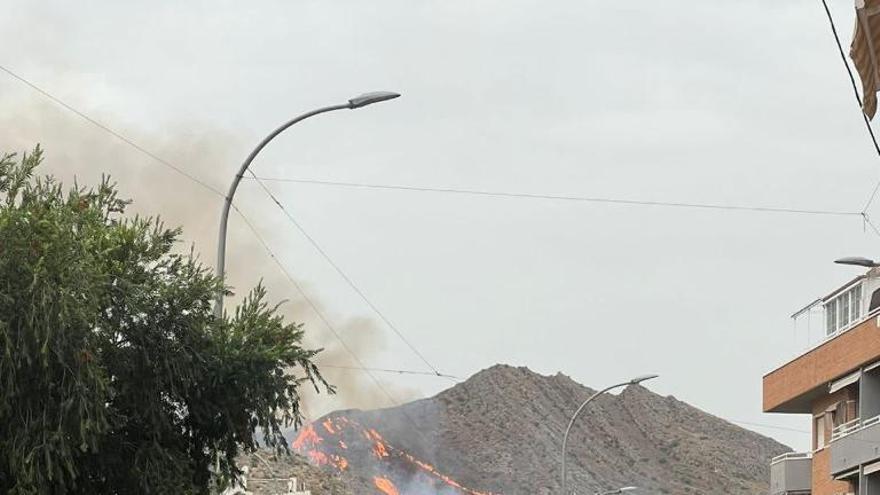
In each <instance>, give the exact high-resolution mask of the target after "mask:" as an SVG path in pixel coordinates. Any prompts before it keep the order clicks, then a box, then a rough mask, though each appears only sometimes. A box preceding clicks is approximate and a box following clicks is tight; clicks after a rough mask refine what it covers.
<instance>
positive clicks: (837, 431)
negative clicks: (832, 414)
mask: <svg viewBox="0 0 880 495" xmlns="http://www.w3.org/2000/svg"><path fill="white" fill-rule="evenodd" d="M874 420H880V417H877V418H871V419H869V420H868V421H874ZM866 422H867V421H866ZM876 422H877V421H874V423H876ZM874 423H871V424H874ZM864 426H865V425H864V424H863V423H862V420H861V418H856V419H854V420H852V421H847V422H846V423H843V424H842V425H838V426H835V427H834V429H832V430H831V441H832V442H833V441H835V440H837V439H838V438H843V437H845V436H847V435H849V434H851V433H855V432H857V431H859V430H861V429H862V428H864Z"/></svg>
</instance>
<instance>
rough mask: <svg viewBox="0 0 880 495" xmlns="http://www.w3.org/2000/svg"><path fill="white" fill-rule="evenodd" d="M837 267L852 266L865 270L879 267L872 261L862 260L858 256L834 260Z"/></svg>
mask: <svg viewBox="0 0 880 495" xmlns="http://www.w3.org/2000/svg"><path fill="white" fill-rule="evenodd" d="M834 262H835V263H837V264H838V265H853V266H864V267H866V268H876V267H878V266H880V264H878V263H877V262H875V261H874V260H871V259H868V258H863V257H860V256H847V257H846V258H840V259H839V260H834Z"/></svg>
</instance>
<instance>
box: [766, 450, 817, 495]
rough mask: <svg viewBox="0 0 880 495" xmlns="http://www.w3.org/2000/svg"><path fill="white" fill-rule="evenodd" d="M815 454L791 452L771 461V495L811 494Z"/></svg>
mask: <svg viewBox="0 0 880 495" xmlns="http://www.w3.org/2000/svg"><path fill="white" fill-rule="evenodd" d="M812 472H813V454H811V453H809V452H806V453H795V452H789V453H788V454H782V455H780V456H777V457H774V458H773V459H772V460H771V461H770V495H796V494H797V495H802V494H809V493H810V491H811V489H812V483H813V475H812Z"/></svg>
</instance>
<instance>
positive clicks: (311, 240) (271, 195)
mask: <svg viewBox="0 0 880 495" xmlns="http://www.w3.org/2000/svg"><path fill="white" fill-rule="evenodd" d="M248 172H249V173H250V174H251V176H252V177H253V178H254V180H256V181H257V183H258V184H259V185H260V187H261V188H262V189H263V191H265V193H266V194H267V195H268V196H269V198H271V199H272V201H274V202H275V205H277V206H278V208H280V209H281V211H282V212H283V213H284V216H286V217H287V219H288V220H290V222H291V223H292V224H293V225H294V226H295V227H296V228H297V230H299V232H300V233H301V234H302V235H303V236H304V237H305V238H306V240H308V241H309V243H310V244H311V245H312V246H313V247H314V248H315V250H317V251H318V253H319V254H320V255H321V256H322V257H323V258H324V260H326V261H327V263H329V264H330V266H332V267H333V269H334V270H336V273H338V274H339V276H341V277H342V279H343V280H345V282H346V283H347V284H348V285H349V287H351V288H352V290H354V291H355V293H357V295H358V296H360V298H361V299H362V300H363V301H364V303H366V304H367V306H369V307H370V309H372V310H373V312H374V313H376V315H378V316H379V318H381V319H382V321H383V322H385V324H386V325H388V328H390V329H391V330H392V331H394V333H395V334H397V336H398V337H399V338H400V340H401V341H402V342H403V343H404V344H406V346H407V347H409V349H410V350H411V351H412V352H413V353H414V354H415V355H416V356H418V358H419V359H420V360H421V361H422V363H424V364H425V366H427V367H428V368H429V369H430V370H431V371H432V372H433V373H434V374H435V375H437V376H443V373H440V371H439V370H438V369H437V368H436V367H434V365H432V364H431V362H430V361H428V359H427V358H426V357H425V355H424V354H422V353H421V352H419V350H418V349H417V348H416V347H415V346H414V345H413V344H412V343H411V342H410V341H409V340H408V339H407V338H406V337H405V336H404V335H403V333H402V332H401V331H400V330H399V329H398V328H397V326H396V325H394V323H392V322H391V320H389V319H388V318H387V317H386V316H385V314H384V313H382V311H381V310H380V309H379V308H378V307H376V305H375V304H373V302H372V301H371V300H370V299H369V298H368V297H367V296H366V294H364V291H362V290H361V289H360V287H358V286H357V284H355V283H354V281H353V280H352V279H351V277H349V276H348V274H346V273H345V271H344V270H342V268H341V267H340V266H339V265H338V264H337V263H336V262H335V261H333V259H332V258H330V255H328V254H327V252H326V251H325V250H324V248H322V247H321V245H320V244H318V242H317V241H316V240H315V239H314V238H313V237H312V236H311V235H310V234H309V233H308V232H306V230H305V229H304V228H303V227H302V225H300V223H299V222H298V221H297V220H296V218H294V217H293V215H291V214H290V212H289V211H288V210H287V208H285V207H284V205H283V204H281V201H279V200H278V198H277V197H275V194H274V193H272V191H271V190H269V188H268V187H266V184H265V183H264V182H263V181H262V180H260V178H259V177H257V175H256V174H254V172H253V171H251V170H248Z"/></svg>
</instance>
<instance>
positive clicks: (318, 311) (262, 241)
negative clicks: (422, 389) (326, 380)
mask: <svg viewBox="0 0 880 495" xmlns="http://www.w3.org/2000/svg"><path fill="white" fill-rule="evenodd" d="M232 207H233V208H234V209H235V211H236V212H238V214H239V215H241V218H242V220H244V222H245V225H247V227H248V228H249V229H250V231H251V232H252V233H253V234H254V237H255V238H256V239H257V241H258V242H259V243H260V244H261V245H262V246H263V249H264V250H265V251H266V253H267V254H268V255H269V257H270V258H272V260H273V261H274V262H275V264H276V265H277V266H278V268H279V269H280V270H281V273H283V274H284V276H285V277H287V280H289V281H290V283H291V285H293V286H294V287H295V288H296V290H297V292H299V294H300V296H302V298H303V299H304V300H305V301H306V304H308V305H309V307H310V308H311V309H312V311H314V313H315V315H317V316H318V319H319V320H320V321H321V323H323V324H324V326H325V327H327V329H328V330H330V333H332V334H333V336H334V337H336V340H338V341H339V343H340V345H342V348H343V349H344V350H345V352H347V353H348V355H349V356H351V358H352V359H353V360H354V362H355V363H356V364H357V366H356V367H355V366H352V367H345V368H351V369H356V370H360V371H363V372H364V373H366V374H367V376H368V377H369V378H370V380H371V381H372V382H373V384H374V385H375V386H376V388H378V389H379V391H380V392H382V394H383V395H384V396H385V397H387V398H388V400H389V401H390V402H391V404H392V405H395V406H400V405H402V404H403V402H402V401H400V400H399V399H397V398H396V397H394V396H393V395H391V392H389V391H388V389H387V388H386V387H385V386H384V385H383V384H382V382H381V381H379V379H378V378H377V377H376V375H375V374H374V373H373V372H374V371H379V370H378V369H376V370H374V369H372V368H368V367H366V366H365V365H364V362H363V361H361V359H360V358H359V357H358V355H357V354H355V352H354V350H353V349H352V348H351V347H350V346H349V345H348V343H346V342H345V340H344V339H343V338H342V334H341V333H340V332H339V331H338V330H337V329H336V327H335V326H334V325H333V324H332V323H330V320H329V319H328V318H327V316H326V315H325V314H324V312H323V311H321V309H320V308H318V305H317V304H315V303H314V301H312V298H311V297H309V295H308V294H307V293H306V291H305V289H303V288H302V286H301V285H300V284H299V282H297V281H296V279H295V278H293V276H292V275H291V274H290V272H289V271H287V269H286V268H285V267H284V265H282V264H281V260H279V259H278V257H277V256H275V252H274V251H273V250H272V248H270V247H269V244H268V243H267V242H266V240H265V239H263V236H261V235H260V233H259V232H258V231H257V229H256V227H255V226H254V225H253V224H252V223H251V222H250V220H249V219H248V217H247V216H245V215H244V213H243V212H241V211H240V210H239V209H238V207H236V206H235V205H233V206H232ZM320 367H325V368H332V367H336V368H344V367H343V366H332V365H326V364H322V365H319V368H320ZM398 372H399V371H398ZM408 373H415V372H408ZM435 374H436V375H437V376H441V377H444V378H445V377H448V378H451V379H454V380H456V381H457V379H456V378H455V377H452V375H443V374H441V373H435ZM401 412H402V413H403V415H404V417H406V419H407V421H409V422H410V424H411V425H412V427H413V431H414V432H415V433H416V434H417V435H418V436H419V437H421V439H422V440H424V441H427V438H426V437H425V436H424V434H423V433H422V429H421V428H420V427H419V424H418V422H416V420H415V419H414V418H413V417H412V416H410V414H409V413H408V412H407V411H406V409H401ZM311 419H312V420H314V419H315V418H311Z"/></svg>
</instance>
